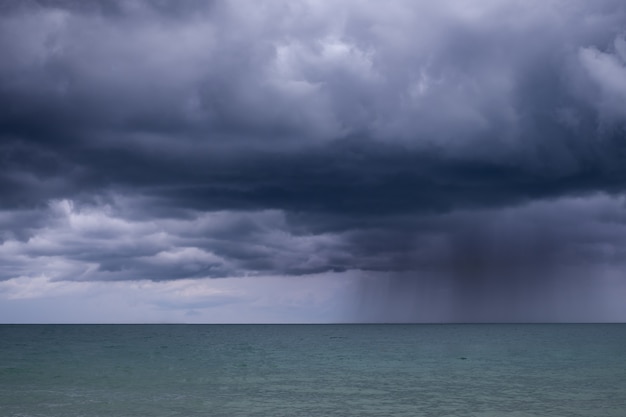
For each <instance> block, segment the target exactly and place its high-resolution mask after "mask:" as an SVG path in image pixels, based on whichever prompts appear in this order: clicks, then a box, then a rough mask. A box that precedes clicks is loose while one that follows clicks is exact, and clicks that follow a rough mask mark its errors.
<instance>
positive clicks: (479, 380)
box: [0, 325, 626, 417]
mask: <svg viewBox="0 0 626 417" xmlns="http://www.w3.org/2000/svg"><path fill="white" fill-rule="evenodd" d="M0 416H2V417H18V416H19V417H40V416H41V417H43V416H45V417H57V416H58V417H74V416H76V417H77V416H84V417H97V416H103V417H104V416H107V417H108V416H111V417H113V416H115V417H125V416H129V417H130V416H132V417H142V416H146V417H148V416H155V417H159V416H180V417H187V416H229V417H230V416H259V417H263V416H294V417H295V416H438V417H443V416H493V417H496V416H497V417H501V416H511V417H513V416H515V417H522V416H564V417H565V416H567V417H571V416H585V417H601V416H616V417H624V416H626V325H27V326H22V325H3V326H0Z"/></svg>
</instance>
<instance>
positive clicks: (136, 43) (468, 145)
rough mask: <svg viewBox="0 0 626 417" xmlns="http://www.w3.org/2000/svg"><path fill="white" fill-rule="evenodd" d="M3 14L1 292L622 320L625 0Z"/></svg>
mask: <svg viewBox="0 0 626 417" xmlns="http://www.w3.org/2000/svg"><path fill="white" fill-rule="evenodd" d="M0 9H1V10H2V13H1V16H0V56H1V59H0V108H2V109H3V110H2V111H1V112H0V139H1V140H0V195H1V196H2V198H1V200H0V208H1V211H0V233H1V234H0V237H1V238H2V245H1V246H0V260H1V265H2V266H1V268H0V280H5V281H9V280H15V279H20V280H28V279H37V278H38V277H44V279H46V280H52V281H55V282H61V281H83V282H88V281H107V282H108V281H116V282H131V281H137V280H152V281H155V282H162V283H165V282H168V281H173V280H188V279H191V280H194V279H204V278H224V277H244V276H252V277H254V276H281V277H289V276H292V277H293V279H301V278H302V277H303V276H305V275H310V274H339V275H341V274H344V273H349V274H356V275H359V274H362V275H363V276H364V278H363V281H362V285H356V287H355V289H354V291H353V294H354V296H353V297H347V298H346V300H345V303H346V304H350V305H352V304H353V305H355V306H356V307H355V308H356V310H355V311H356V312H355V316H354V317H355V319H356V320H360V319H363V320H373V321H377V320H401V321H413V320H417V321H419V320H455V321H463V320H464V319H467V320H470V321H471V320H482V321H484V320H496V319H504V320H525V319H532V320H542V319H549V320H552V319H554V320H561V319H563V320H568V319H570V318H571V317H574V316H575V317H576V318H577V319H584V318H585V317H599V318H601V319H603V320H604V319H608V320H612V319H620V317H621V318H622V319H623V318H624V317H622V316H620V314H623V312H616V311H617V310H611V306H608V307H606V305H605V304H606V303H608V302H609V301H607V299H606V297H605V294H606V293H607V292H606V291H605V289H606V288H613V289H616V291H617V289H619V291H621V289H622V288H623V287H624V285H625V284H624V283H623V282H622V280H621V279H619V270H620V269H621V268H622V266H623V261H622V259H624V250H625V248H626V247H625V246H624V239H626V235H625V234H624V215H623V212H624V200H623V198H624V197H623V190H624V186H625V185H626V163H625V161H626V142H625V139H624V138H625V137H626V111H625V110H624V109H626V37H625V36H626V33H625V32H624V27H625V26H624V24H625V23H626V7H625V6H624V5H623V3H622V2H620V1H597V2H593V3H590V2H583V1H544V2H518V1H504V2H502V1H498V2H490V1H487V2H475V3H468V2H461V1H446V2H438V3H437V4H434V3H433V4H430V3H415V2H412V1H391V2H386V3H385V4H384V5H383V4H381V3H379V2H374V1H372V2H361V1H359V2H352V1H346V2H341V4H330V3H328V4H326V3H323V2H322V3H319V2H314V1H299V2H292V1H289V2H287V1H285V2H283V1H271V2H270V1H268V2H265V1H254V2H252V1H250V2H246V1H244V2H224V1H215V2H209V1H189V2H178V3H176V4H175V5H171V4H165V3H163V4H161V3H160V2H144V1H134V2H89V3H88V4H87V3H85V2H72V1H32V2H16V1H2V2H0ZM351 276H352V275H351ZM372 277H377V278H376V279H375V280H374V281H372V279H373V278H372ZM594 289H597V291H596V292H597V294H596V293H594V291H595V290H594ZM609 292H610V291H609ZM381 294H382V295H381ZM385 294H386V295H385ZM407 294H408V295H407ZM429 294H430V295H429ZM584 294H589V297H588V300H589V301H588V303H587V305H586V306H585V307H584V308H582V307H580V306H581V305H582V304H581V301H580V300H581V299H584V298H585V297H584ZM394 300H395V301H394ZM428 300H431V301H432V300H436V301H434V302H430V303H429V301H428ZM476 306H480V307H476ZM600 306H602V308H603V309H602V311H601V312H598V311H599V310H598V309H599V308H600ZM579 307H580V308H582V309H583V310H584V311H585V313H584V314H582V315H580V314H579V315H573V314H574V312H577V311H579V310H580V309H579ZM605 307H606V308H605ZM577 309H579V310H577ZM619 311H621V310H619ZM576 314H578V313H576Z"/></svg>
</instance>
